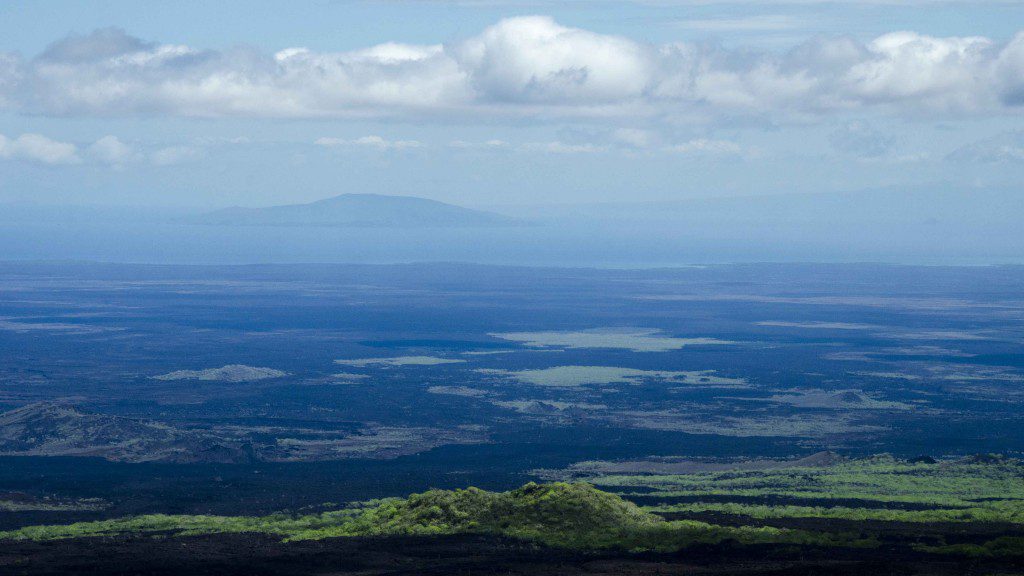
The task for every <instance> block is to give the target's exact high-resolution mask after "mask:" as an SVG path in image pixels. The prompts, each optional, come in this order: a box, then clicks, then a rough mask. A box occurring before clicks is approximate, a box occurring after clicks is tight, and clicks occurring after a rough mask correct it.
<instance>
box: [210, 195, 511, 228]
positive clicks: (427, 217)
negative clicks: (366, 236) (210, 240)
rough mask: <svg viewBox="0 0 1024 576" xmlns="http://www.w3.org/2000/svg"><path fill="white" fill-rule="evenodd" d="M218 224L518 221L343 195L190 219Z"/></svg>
mask: <svg viewBox="0 0 1024 576" xmlns="http://www.w3.org/2000/svg"><path fill="white" fill-rule="evenodd" d="M190 221H191V222H192V223H196V224H209V225H221V226H326V227H357V228H358V227H395V228H434V227H437V228H449V227H451V228H460V227H489V226H509V225H516V224H518V223H519V221H517V220H515V219H513V218H509V217H507V216H502V215H500V214H495V213H492V212H484V211H480V210H471V209H469V208H463V207H461V206H454V205H452V204H445V203H444V202H437V201H435V200H428V199H426V198H417V197H414V196H385V195H379V194H342V195H340V196H334V197H332V198H326V199H324V200H318V201H316V202H310V203H308V204H288V205H284V206H270V207H266V208H242V207H234V208H225V209H223V210H217V211H215V212H210V213H208V214H203V215H200V216H197V217H194V218H192V219H191V220H190Z"/></svg>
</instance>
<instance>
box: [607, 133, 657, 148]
mask: <svg viewBox="0 0 1024 576" xmlns="http://www.w3.org/2000/svg"><path fill="white" fill-rule="evenodd" d="M613 136H614V138H615V141H616V142H618V143H620V144H623V145H625V146H628V147H630V148H648V147H650V146H651V145H652V144H654V142H655V140H657V136H656V135H655V134H654V133H653V132H651V131H650V130H641V129H639V128H619V129H618V130H616V131H615V133H614V134H613Z"/></svg>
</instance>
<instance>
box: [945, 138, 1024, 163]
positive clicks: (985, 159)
mask: <svg viewBox="0 0 1024 576" xmlns="http://www.w3.org/2000/svg"><path fill="white" fill-rule="evenodd" d="M946 159H947V160H950V161H953V162H970V163H984V164H998V163H1005V162H1012V163H1016V162H1024V131H1015V132H1006V133H1004V134H999V135H997V136H993V137H991V138H985V139H984V140H981V141H978V142H973V143H971V144H967V145H965V146H961V147H959V148H957V149H956V150H954V151H952V152H950V153H949V155H948V156H947V157H946Z"/></svg>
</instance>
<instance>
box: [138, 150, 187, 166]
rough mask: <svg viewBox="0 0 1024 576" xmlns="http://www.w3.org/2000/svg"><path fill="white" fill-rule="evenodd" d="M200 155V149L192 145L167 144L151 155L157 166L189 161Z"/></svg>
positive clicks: (151, 159)
mask: <svg viewBox="0 0 1024 576" xmlns="http://www.w3.org/2000/svg"><path fill="white" fill-rule="evenodd" d="M198 156H199V150H198V149H196V148H195V147H192V146H167V147H166V148H161V149H159V150H157V151H155V152H153V154H152V155H151V156H150V161H151V162H152V163H153V164H156V165H157V166H171V165H174V164H181V163H182V162H188V161H189V160H193V159H195V158H196V157H198Z"/></svg>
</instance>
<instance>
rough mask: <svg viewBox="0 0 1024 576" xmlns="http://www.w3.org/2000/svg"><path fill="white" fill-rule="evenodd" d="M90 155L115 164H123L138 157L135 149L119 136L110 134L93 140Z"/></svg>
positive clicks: (89, 150)
mask: <svg viewBox="0 0 1024 576" xmlns="http://www.w3.org/2000/svg"><path fill="white" fill-rule="evenodd" d="M88 152H89V156H90V157H92V158H94V159H96V160H98V161H100V162H103V163H105V164H111V165H113V166H122V165H124V164H126V163H128V162H132V161H134V160H135V159H136V158H137V154H136V152H135V150H133V149H132V147H131V146H129V145H127V144H125V143H124V142H122V141H121V140H120V139H119V138H118V137H117V136H113V135H108V136H104V137H102V138H100V139H99V140H97V141H95V142H93V143H92V144H91V145H90V146H89V149H88Z"/></svg>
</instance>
